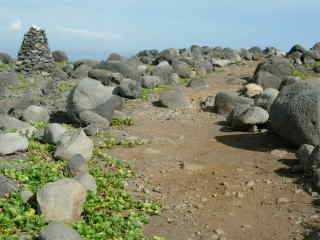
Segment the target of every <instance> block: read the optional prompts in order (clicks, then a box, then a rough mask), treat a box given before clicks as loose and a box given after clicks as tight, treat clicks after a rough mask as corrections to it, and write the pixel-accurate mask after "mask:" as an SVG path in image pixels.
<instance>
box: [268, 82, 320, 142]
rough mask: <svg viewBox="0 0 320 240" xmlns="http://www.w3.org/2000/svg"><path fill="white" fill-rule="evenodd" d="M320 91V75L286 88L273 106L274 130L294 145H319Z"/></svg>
mask: <svg viewBox="0 0 320 240" xmlns="http://www.w3.org/2000/svg"><path fill="white" fill-rule="evenodd" d="M319 95H320V81H319V80H317V79H315V80H306V81H302V82H299V83H295V84H292V85H289V86H287V87H285V88H283V89H282V90H281V92H280V94H279V96H278V98H277V99H276V100H275V102H274V103H273V104H272V106H271V110H270V120H271V121H270V122H271V127H272V129H273V131H274V132H275V133H277V134H278V135H280V136H281V137H283V138H284V139H286V140H288V141H289V142H291V143H292V144H294V145H298V146H300V145H302V144H311V145H315V146H316V145H319V144H320V118H319V116H320V115H319V109H320V105H319V104H320V98H319Z"/></svg>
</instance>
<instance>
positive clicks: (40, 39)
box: [16, 26, 54, 73]
mask: <svg viewBox="0 0 320 240" xmlns="http://www.w3.org/2000/svg"><path fill="white" fill-rule="evenodd" d="M16 65H17V66H16V70H17V71H20V72H25V73H30V72H37V71H44V72H51V71H52V70H53V68H54V60H53V57H52V54H51V52H50V49H49V46H48V39H47V37H46V33H45V31H44V30H42V29H40V28H38V27H34V26H33V27H31V28H30V29H29V31H28V32H27V33H26V34H25V35H24V39H23V42H22V45H21V48H20V51H19V54H18V61H17V64H16Z"/></svg>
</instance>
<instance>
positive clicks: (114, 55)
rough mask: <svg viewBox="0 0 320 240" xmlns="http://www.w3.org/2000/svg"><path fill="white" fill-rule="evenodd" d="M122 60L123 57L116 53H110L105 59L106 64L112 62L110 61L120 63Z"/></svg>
mask: <svg viewBox="0 0 320 240" xmlns="http://www.w3.org/2000/svg"><path fill="white" fill-rule="evenodd" d="M122 60H124V59H123V57H121V55H120V54H118V53H111V54H110V55H109V57H108V59H107V62H112V61H122Z"/></svg>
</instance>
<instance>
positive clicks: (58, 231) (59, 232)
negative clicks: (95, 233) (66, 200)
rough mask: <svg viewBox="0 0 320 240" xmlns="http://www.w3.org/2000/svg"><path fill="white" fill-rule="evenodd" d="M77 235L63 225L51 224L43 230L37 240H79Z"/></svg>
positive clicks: (70, 228) (74, 231) (79, 237)
mask: <svg viewBox="0 0 320 240" xmlns="http://www.w3.org/2000/svg"><path fill="white" fill-rule="evenodd" d="M81 239H82V238H81V236H80V235H79V233H78V232H77V231H76V230H74V229H73V228H72V227H69V226H68V225H66V224H64V223H59V222H52V223H50V224H49V225H48V226H46V227H45V228H43V229H42V230H41V232H40V235H39V240H81Z"/></svg>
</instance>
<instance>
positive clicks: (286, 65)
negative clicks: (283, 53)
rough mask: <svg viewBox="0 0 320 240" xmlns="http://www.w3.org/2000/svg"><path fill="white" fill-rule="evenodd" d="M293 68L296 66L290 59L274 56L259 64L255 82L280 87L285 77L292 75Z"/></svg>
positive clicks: (267, 86) (254, 78)
mask: <svg viewBox="0 0 320 240" xmlns="http://www.w3.org/2000/svg"><path fill="white" fill-rule="evenodd" d="M293 70H294V67H293V66H292V65H291V63H290V61H289V60H288V59H285V58H282V57H273V58H270V59H268V60H267V61H265V62H263V63H261V64H259V65H258V67H257V69H256V71H255V74H254V76H253V82H255V83H257V84H259V85H261V86H263V87H264V88H275V89H279V88H280V86H281V82H282V81H283V79H284V78H285V77H287V76H291V75H292V72H293Z"/></svg>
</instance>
